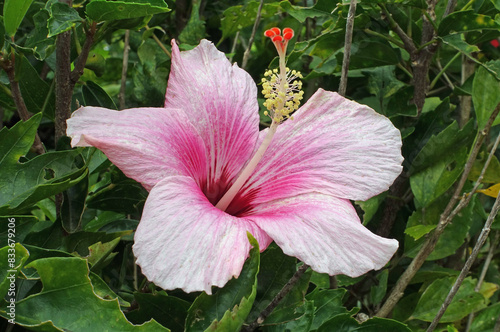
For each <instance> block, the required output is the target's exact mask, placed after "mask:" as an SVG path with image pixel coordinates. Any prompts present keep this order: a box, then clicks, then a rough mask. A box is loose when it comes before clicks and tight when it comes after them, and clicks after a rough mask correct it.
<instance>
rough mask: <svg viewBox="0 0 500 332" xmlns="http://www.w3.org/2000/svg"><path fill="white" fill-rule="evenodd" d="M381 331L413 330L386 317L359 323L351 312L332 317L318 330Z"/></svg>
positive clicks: (400, 331) (323, 331) (344, 331)
mask: <svg viewBox="0 0 500 332" xmlns="http://www.w3.org/2000/svg"><path fill="white" fill-rule="evenodd" d="M331 331H335V332H354V331H363V332H379V331H391V332H411V330H410V329H409V328H408V327H407V326H406V325H405V324H403V323H400V322H398V321H395V320H392V319H385V318H377V317H375V318H372V319H369V320H367V321H366V322H363V323H362V324H359V323H358V322H357V321H356V320H355V319H354V318H353V317H351V314H341V315H337V316H335V317H334V318H332V319H330V320H329V321H327V322H326V323H324V324H323V325H321V326H320V328H319V329H318V332H331Z"/></svg>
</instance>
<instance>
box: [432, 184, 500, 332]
mask: <svg viewBox="0 0 500 332" xmlns="http://www.w3.org/2000/svg"><path fill="white" fill-rule="evenodd" d="M498 210H500V192H499V193H498V195H497V198H496V200H495V204H493V207H492V208H491V212H490V215H489V216H488V219H487V220H486V223H485V224H484V227H483V229H482V230H481V234H480V235H479V239H478V240H477V242H476V245H475V246H474V249H472V253H471V255H470V256H469V258H468V259H467V261H466V262H465V265H464V267H463V268H462V271H460V275H459V276H458V278H457V280H456V281H455V283H454V284H453V286H452V287H451V290H450V292H449V293H448V296H446V299H445V300H444V302H443V304H442V305H441V308H440V309H439V311H438V313H437V315H436V317H434V320H433V321H432V323H431V325H430V326H429V328H427V332H432V331H434V329H435V328H436V326H437V325H438V324H439V321H440V320H441V317H443V315H444V313H445V311H446V309H447V308H448V306H449V305H450V303H451V301H452V300H453V297H454V296H455V295H456V294H457V292H458V290H459V289H460V286H461V285H462V282H463V281H464V279H465V277H466V276H467V274H468V273H469V271H470V268H471V266H472V264H473V263H474V261H475V260H476V258H477V256H478V254H479V250H480V249H481V248H482V247H483V245H484V243H485V242H486V239H487V238H488V234H489V233H490V230H491V224H492V223H493V220H495V217H496V215H497V213H498Z"/></svg>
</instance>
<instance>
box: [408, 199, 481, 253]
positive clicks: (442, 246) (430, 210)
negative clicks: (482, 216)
mask: <svg viewBox="0 0 500 332" xmlns="http://www.w3.org/2000/svg"><path fill="white" fill-rule="evenodd" d="M449 199H450V197H449V195H443V196H442V197H440V198H439V199H438V200H436V201H435V202H434V203H431V204H430V205H429V206H427V207H425V208H423V209H419V210H417V211H415V212H413V214H412V215H411V216H410V218H408V224H407V226H406V227H407V229H408V230H409V233H411V235H412V237H410V235H407V236H406V237H405V242H404V243H405V254H406V255H407V256H409V257H415V255H416V254H417V252H418V251H419V250H420V248H421V246H422V244H423V242H424V241H425V238H424V237H419V238H418V240H416V239H414V238H413V236H415V237H417V235H416V234H415V233H417V232H416V231H417V230H418V231H420V232H421V233H422V232H423V231H424V230H429V231H431V230H432V229H433V228H435V227H436V225H437V224H438V222H439V218H440V216H441V213H443V211H444V209H445V206H446V204H447V203H448V201H449ZM474 205H475V201H472V202H471V203H470V204H469V205H468V206H467V207H465V208H464V209H463V210H462V211H461V212H460V214H459V215H457V216H456V217H455V218H454V219H453V222H452V223H451V224H450V225H448V226H447V227H446V228H445V230H444V232H443V234H442V235H441V237H440V238H439V240H438V242H437V244H436V247H435V248H434V250H433V251H432V253H431V254H430V255H429V257H427V260H436V259H441V258H444V257H447V256H450V255H453V254H454V253H455V252H456V251H457V249H458V248H460V246H462V244H463V243H464V240H465V237H466V236H467V233H468V232H469V228H470V225H471V223H472V214H473V211H474ZM416 226H420V229H418V228H417V229H416V228H415V227H416ZM405 233H406V231H405ZM418 235H420V234H418Z"/></svg>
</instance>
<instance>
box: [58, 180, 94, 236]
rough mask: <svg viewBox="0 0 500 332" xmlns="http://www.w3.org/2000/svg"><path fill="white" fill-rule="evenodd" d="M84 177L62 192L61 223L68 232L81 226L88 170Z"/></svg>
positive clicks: (87, 189) (74, 230)
mask: <svg viewBox="0 0 500 332" xmlns="http://www.w3.org/2000/svg"><path fill="white" fill-rule="evenodd" d="M84 174H85V176H84V178H83V179H82V180H81V181H80V182H78V183H77V184H76V185H74V186H73V187H71V188H68V190H66V191H64V193H63V198H64V199H63V204H62V207H61V215H60V217H61V223H62V226H63V228H64V229H65V230H66V232H68V233H70V234H71V233H74V232H76V231H78V230H80V228H81V223H82V217H83V211H84V209H85V200H86V199H87V194H88V191H89V176H88V171H87V172H85V173H84Z"/></svg>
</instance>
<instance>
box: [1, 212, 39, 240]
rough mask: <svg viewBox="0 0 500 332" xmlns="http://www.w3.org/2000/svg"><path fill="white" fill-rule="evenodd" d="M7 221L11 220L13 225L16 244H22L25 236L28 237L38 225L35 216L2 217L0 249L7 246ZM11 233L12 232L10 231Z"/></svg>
mask: <svg viewBox="0 0 500 332" xmlns="http://www.w3.org/2000/svg"><path fill="white" fill-rule="evenodd" d="M9 219H11V220H12V219H13V220H14V223H15V225H16V226H15V229H16V236H15V238H16V242H23V240H24V238H25V237H26V235H28V234H29V233H30V232H31V230H32V229H33V227H34V226H35V225H36V224H37V223H38V219H37V218H36V217H35V216H17V215H10V216H3V217H0V220H1V222H0V248H3V247H5V246H6V245H8V244H9V243H8V236H9V226H8V224H9V222H8V220H9ZM10 232H12V231H10Z"/></svg>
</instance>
